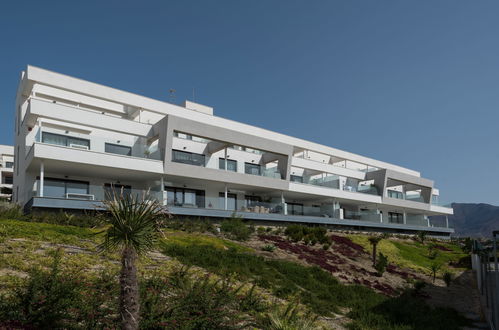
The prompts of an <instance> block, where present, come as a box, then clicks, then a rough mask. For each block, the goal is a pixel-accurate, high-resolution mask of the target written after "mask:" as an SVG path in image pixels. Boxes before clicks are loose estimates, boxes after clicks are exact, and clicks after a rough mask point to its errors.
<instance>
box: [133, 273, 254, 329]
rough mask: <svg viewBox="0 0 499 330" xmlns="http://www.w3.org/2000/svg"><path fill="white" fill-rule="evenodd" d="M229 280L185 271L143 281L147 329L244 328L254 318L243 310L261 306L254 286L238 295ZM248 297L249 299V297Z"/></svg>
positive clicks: (143, 303) (143, 310)
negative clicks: (250, 317)
mask: <svg viewBox="0 0 499 330" xmlns="http://www.w3.org/2000/svg"><path fill="white" fill-rule="evenodd" d="M240 290H241V287H239V288H237V289H234V288H233V286H232V283H231V282H230V281H228V280H212V279H211V278H210V277H201V278H194V279H193V278H191V277H190V276H189V274H188V273H187V272H185V271H180V272H173V273H172V274H171V275H170V276H169V277H168V278H166V279H164V278H161V277H159V276H154V277H151V278H149V279H146V280H144V281H143V282H142V283H141V297H142V299H141V303H142V304H141V322H140V327H141V328H143V329H165V328H167V329H240V328H242V327H244V326H245V325H246V326H247V325H248V324H249V323H250V322H249V321H250V320H249V318H248V316H246V315H244V314H242V313H241V312H239V310H246V311H248V310H252V308H253V307H254V308H257V309H260V308H261V307H260V306H259V305H258V304H259V303H258V298H257V297H256V295H255V294H254V289H252V290H250V292H251V293H250V294H249V295H248V294H247V295H243V296H240V297H239V296H237V293H239V291H240ZM245 298H246V299H245Z"/></svg>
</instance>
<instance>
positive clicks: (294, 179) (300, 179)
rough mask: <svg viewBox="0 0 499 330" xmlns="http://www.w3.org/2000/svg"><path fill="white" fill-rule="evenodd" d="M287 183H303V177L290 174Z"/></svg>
mask: <svg viewBox="0 0 499 330" xmlns="http://www.w3.org/2000/svg"><path fill="white" fill-rule="evenodd" d="M289 181H291V182H298V183H303V176H300V175H293V174H291V175H290V176H289Z"/></svg>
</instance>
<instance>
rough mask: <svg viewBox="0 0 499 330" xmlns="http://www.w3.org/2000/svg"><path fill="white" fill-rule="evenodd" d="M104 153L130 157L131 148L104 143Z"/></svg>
mask: <svg viewBox="0 0 499 330" xmlns="http://www.w3.org/2000/svg"><path fill="white" fill-rule="evenodd" d="M105 151H106V152H109V153H111V154H118V155H125V156H131V155H132V147H128V146H121V145H119V144H112V143H106V148H105Z"/></svg>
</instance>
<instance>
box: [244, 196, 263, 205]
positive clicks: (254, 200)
mask: <svg viewBox="0 0 499 330" xmlns="http://www.w3.org/2000/svg"><path fill="white" fill-rule="evenodd" d="M244 198H245V200H246V207H253V206H257V205H259V204H260V203H261V201H262V199H261V198H260V196H245V197H244Z"/></svg>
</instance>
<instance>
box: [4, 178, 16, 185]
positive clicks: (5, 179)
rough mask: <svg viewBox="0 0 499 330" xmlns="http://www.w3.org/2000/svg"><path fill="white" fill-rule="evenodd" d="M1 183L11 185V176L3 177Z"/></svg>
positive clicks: (12, 179) (12, 181)
mask: <svg viewBox="0 0 499 330" xmlns="http://www.w3.org/2000/svg"><path fill="white" fill-rule="evenodd" d="M3 183H5V184H13V183H14V178H13V177H11V176H4V178H3Z"/></svg>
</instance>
